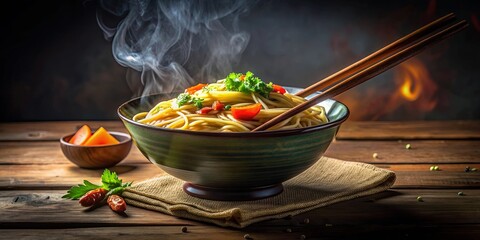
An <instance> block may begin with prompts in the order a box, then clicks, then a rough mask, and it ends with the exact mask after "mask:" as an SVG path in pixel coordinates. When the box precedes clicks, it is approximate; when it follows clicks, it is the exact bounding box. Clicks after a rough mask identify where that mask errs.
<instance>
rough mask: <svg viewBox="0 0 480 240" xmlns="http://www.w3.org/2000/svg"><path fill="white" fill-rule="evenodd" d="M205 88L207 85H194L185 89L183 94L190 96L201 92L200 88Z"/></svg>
mask: <svg viewBox="0 0 480 240" xmlns="http://www.w3.org/2000/svg"><path fill="white" fill-rule="evenodd" d="M205 86H207V84H205V83H199V84H197V85H195V86H193V87H189V88H187V89H185V92H186V93H188V94H190V95H192V94H194V93H195V92H196V91H198V90H202V88H203V87H205Z"/></svg>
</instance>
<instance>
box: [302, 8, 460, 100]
mask: <svg viewBox="0 0 480 240" xmlns="http://www.w3.org/2000/svg"><path fill="white" fill-rule="evenodd" d="M453 20H455V14H453V13H450V14H447V15H445V16H443V17H441V18H439V19H437V20H435V21H433V22H431V23H429V24H427V25H425V26H423V27H421V28H419V29H417V30H416V31H414V32H412V33H410V34H408V35H406V36H404V37H402V38H400V39H398V40H397V41H395V42H392V43H391V44H389V45H387V46H385V47H383V48H382V49H380V50H378V51H376V52H374V53H372V54H370V55H368V56H367V57H365V58H363V59H361V60H359V61H357V62H355V63H353V64H351V65H349V66H347V67H346V68H344V69H342V70H340V71H338V72H336V73H334V74H332V75H330V76H328V77H326V78H324V79H322V80H320V81H318V82H316V83H314V84H313V85H310V86H309V87H307V88H305V89H303V90H301V91H300V92H297V93H296V94H295V95H297V96H300V97H307V96H309V95H311V94H313V93H314V92H317V91H322V90H325V88H326V87H328V86H332V85H333V84H335V83H336V82H338V81H340V80H342V79H345V78H346V77H349V76H351V75H352V74H354V73H356V72H358V71H360V70H362V69H364V68H365V67H367V66H369V65H371V64H373V63H375V62H378V61H380V60H381V59H383V58H385V57H386V56H388V54H390V53H392V52H394V51H397V50H400V49H403V48H405V47H406V46H408V45H409V44H411V43H413V42H415V41H417V40H418V39H420V38H422V37H423V36H427V35H428V34H431V33H433V32H434V31H436V30H438V29H439V28H440V27H442V26H446V25H447V24H448V23H450V22H452V21H453Z"/></svg>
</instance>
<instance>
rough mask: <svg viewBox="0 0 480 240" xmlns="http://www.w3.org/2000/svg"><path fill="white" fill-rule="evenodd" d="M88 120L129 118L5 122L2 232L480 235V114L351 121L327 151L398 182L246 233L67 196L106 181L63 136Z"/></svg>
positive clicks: (139, 163)
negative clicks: (73, 153) (72, 154)
mask: <svg viewBox="0 0 480 240" xmlns="http://www.w3.org/2000/svg"><path fill="white" fill-rule="evenodd" d="M84 123H88V124H90V125H91V126H92V127H93V128H96V127H98V126H104V127H106V128H107V129H108V130H112V131H113V130H115V131H119V130H120V131H125V129H124V128H123V126H122V124H121V123H120V122H35V123H3V124H0V188H1V191H0V238H5V239H19V238H29V237H30V238H34V239H36V238H57V239H68V238H72V237H81V238H92V239H99V238H112V239H113V237H115V239H124V238H126V239H133V238H136V239H243V238H244V235H245V234H247V233H248V234H249V235H250V236H251V237H252V238H253V239H301V235H305V236H306V238H307V239H318V238H321V239H326V238H327V239H330V238H338V237H343V238H359V237H368V238H372V237H375V238H382V239H385V238H394V239H398V238H425V237H433V236H436V237H437V238H438V237H440V238H442V239H444V238H448V239H451V238H457V239H462V240H463V239H480V171H478V170H477V171H469V172H465V168H466V167H467V166H469V167H470V168H477V169H480V121H447V122H438V121H432V122H346V123H345V124H344V125H343V126H342V128H341V130H340V132H339V134H338V136H337V139H336V141H334V142H333V143H332V145H331V146H330V148H329V149H328V151H327V153H326V155H327V156H330V157H335V158H339V159H344V160H348V161H361V162H367V163H371V164H374V165H376V166H379V167H382V168H387V169H390V170H393V171H395V172H396V174H397V181H396V183H395V185H394V186H393V188H392V189H391V190H388V191H386V192H383V193H380V194H376V195H372V196H367V197H363V198H359V199H355V200H351V201H346V202H341V203H338V204H334V205H331V206H327V207H323V208H318V209H316V210H313V211H310V212H307V213H304V214H301V215H298V216H294V217H293V218H290V219H278V220H271V221H265V222H261V223H257V224H253V225H251V226H249V227H247V228H245V229H241V230H237V229H230V228H221V227H217V226H214V225H209V224H204V223H201V222H195V221H190V220H184V219H179V218H176V217H172V216H169V215H164V214H161V213H157V212H152V211H148V210H144V209H140V208H135V207H129V208H128V210H127V213H128V216H120V215H117V214H115V213H114V212H112V211H111V210H110V209H109V208H108V207H102V208H99V209H96V210H95V211H91V212H86V211H84V210H83V208H82V207H81V206H79V204H78V203H77V202H76V201H71V200H65V199H62V198H61V196H62V195H63V194H64V193H65V192H66V189H68V188H69V187H70V186H72V185H75V184H78V183H80V182H81V181H82V180H83V179H87V180H90V181H92V182H99V176H100V175H101V172H102V170H86V169H80V168H78V167H76V166H75V165H73V164H71V163H70V162H69V161H68V160H67V159H66V158H65V157H64V156H63V154H62V152H61V150H60V146H59V141H58V139H59V138H60V137H61V136H62V135H65V134H67V133H71V132H73V131H74V130H75V129H76V128H78V126H80V125H81V124H84ZM406 144H411V147H412V148H411V149H406V148H405V145H406ZM373 153H377V154H378V158H373V157H372V155H373ZM431 166H438V167H439V168H440V170H439V171H430V167H431ZM112 170H114V171H116V172H118V173H119V175H120V177H121V178H123V179H124V180H126V181H132V180H135V181H139V180H142V179H145V178H149V177H151V176H154V175H157V174H163V172H162V171H161V170H160V169H159V168H157V167H155V166H153V165H152V164H150V163H149V162H148V161H147V160H146V159H145V158H144V157H143V156H142V155H141V154H140V152H139V151H138V150H137V149H136V148H133V149H132V151H131V153H130V155H129V156H128V158H127V159H126V160H125V161H123V162H122V163H121V164H119V165H117V166H116V167H114V168H112ZM459 192H463V194H464V195H459V194H458V193H459ZM418 196H421V197H422V198H423V200H424V201H423V202H421V201H417V197H418ZM307 218H308V219H309V222H308V223H305V222H304V221H305V219H307ZM182 226H187V228H188V232H187V233H182V231H181V227H182ZM287 229H288V230H287ZM290 230H291V231H290ZM425 239H426V238H425Z"/></svg>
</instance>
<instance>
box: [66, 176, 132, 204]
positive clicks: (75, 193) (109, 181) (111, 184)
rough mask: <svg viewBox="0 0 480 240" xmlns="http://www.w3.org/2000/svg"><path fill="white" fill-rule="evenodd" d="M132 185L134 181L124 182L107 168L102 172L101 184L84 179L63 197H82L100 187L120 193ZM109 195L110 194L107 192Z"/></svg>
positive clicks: (74, 198)
mask: <svg viewBox="0 0 480 240" xmlns="http://www.w3.org/2000/svg"><path fill="white" fill-rule="evenodd" d="M131 185H132V182H128V183H122V180H121V179H119V178H118V175H117V173H115V172H111V171H110V170H108V169H105V170H104V171H103V174H102V185H101V186H100V185H96V184H93V183H91V182H89V181H87V180H83V184H79V185H77V186H73V187H71V188H70V190H68V191H67V194H65V195H64V196H62V198H68V199H73V200H76V199H80V198H81V197H82V196H83V195H85V193H87V192H89V191H91V190H95V189H98V188H103V189H105V190H107V191H109V192H113V193H115V194H117V193H118V194H120V193H122V192H123V190H125V188H126V187H130V186H131ZM107 196H109V195H108V194H107Z"/></svg>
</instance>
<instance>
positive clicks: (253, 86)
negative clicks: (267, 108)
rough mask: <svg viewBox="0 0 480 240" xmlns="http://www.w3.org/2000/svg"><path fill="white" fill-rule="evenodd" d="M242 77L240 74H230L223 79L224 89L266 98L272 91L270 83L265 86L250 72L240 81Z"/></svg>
mask: <svg viewBox="0 0 480 240" xmlns="http://www.w3.org/2000/svg"><path fill="white" fill-rule="evenodd" d="M242 76H243V74H242V73H230V74H229V75H228V76H227V78H226V79H225V87H226V88H227V90H229V91H237V92H243V93H248V94H249V93H252V92H254V93H258V94H260V95H262V96H263V97H266V98H268V96H269V95H270V92H271V91H272V90H273V84H272V83H268V84H267V83H265V82H263V81H262V80H261V79H260V78H258V77H255V76H254V74H253V73H252V72H250V71H248V72H247V73H246V74H245V76H244V77H243V80H240V78H241V77H242Z"/></svg>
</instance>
